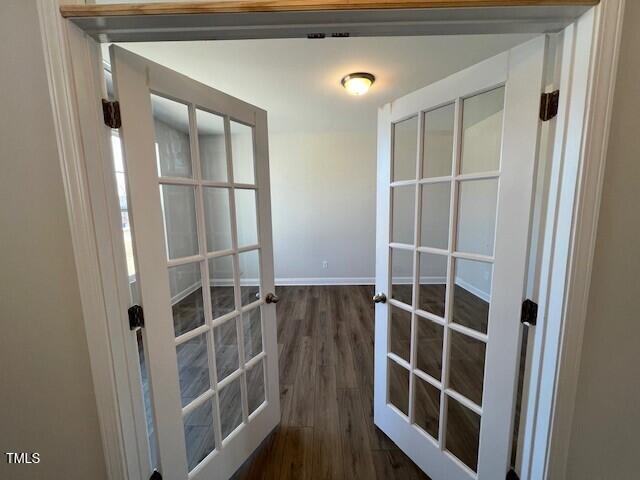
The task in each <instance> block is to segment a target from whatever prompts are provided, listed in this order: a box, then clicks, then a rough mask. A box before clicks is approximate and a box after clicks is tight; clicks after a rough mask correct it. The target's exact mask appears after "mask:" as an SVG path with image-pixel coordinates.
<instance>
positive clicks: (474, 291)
mask: <svg viewBox="0 0 640 480" xmlns="http://www.w3.org/2000/svg"><path fill="white" fill-rule="evenodd" d="M456 285H458V286H459V287H462V288H464V289H465V290H466V291H467V292H469V293H471V294H473V295H475V296H476V297H479V298H481V299H482V300H484V301H485V302H487V303H488V302H489V300H491V294H490V293H487V292H485V291H484V290H480V289H479V288H478V287H474V286H473V285H471V284H470V283H469V282H465V281H464V280H461V279H460V277H458V278H456Z"/></svg>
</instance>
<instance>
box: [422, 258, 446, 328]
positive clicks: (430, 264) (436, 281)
mask: <svg viewBox="0 0 640 480" xmlns="http://www.w3.org/2000/svg"><path fill="white" fill-rule="evenodd" d="M419 256H420V264H419V269H420V270H419V275H420V277H419V278H420V288H419V289H418V308H420V309H421V310H424V311H425V312H429V313H433V314H434V315H437V316H439V317H444V305H445V297H446V293H447V257H446V256H445V255H436V254H433V253H424V252H420V253H419Z"/></svg>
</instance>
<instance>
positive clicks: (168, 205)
mask: <svg viewBox="0 0 640 480" xmlns="http://www.w3.org/2000/svg"><path fill="white" fill-rule="evenodd" d="M160 196H161V201H162V215H163V217H164V230H165V238H166V242H167V256H168V258H170V259H174V258H180V257H188V256H190V255H196V254H197V253H198V231H197V226H196V203H195V190H194V187H191V186H189V185H160Z"/></svg>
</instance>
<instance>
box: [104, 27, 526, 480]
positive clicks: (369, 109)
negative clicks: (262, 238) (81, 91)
mask: <svg viewBox="0 0 640 480" xmlns="http://www.w3.org/2000/svg"><path fill="white" fill-rule="evenodd" d="M533 37H534V36H533V35H525V34H518V35H516V34H511V35H506V34H504V35H458V36H422V37H421V36H417V37H376V38H340V39H282V40H260V41H257V40H256V41H254V40H243V41H221V42H159V43H129V44H121V45H120V46H121V47H123V48H125V49H127V50H130V51H132V52H134V53H137V54H139V55H141V56H143V57H145V58H147V59H149V60H152V61H154V62H157V63H159V64H162V65H163V66H165V67H168V68H171V69H173V70H176V71H177V72H179V73H181V74H184V75H186V76H188V77H190V78H192V79H194V80H197V81H200V82H202V83H204V84H206V85H208V86H211V87H214V88H216V89H218V90H221V91H224V92H225V93H228V94H230V95H233V96H235V97H238V98H241V99H243V100H245V101H248V102H250V103H253V104H255V105H258V106H261V107H263V108H264V109H266V110H267V112H268V125H269V137H268V141H269V165H270V177H271V204H272V218H273V252H274V268H275V272H274V273H275V284H276V294H277V296H278V297H279V298H280V299H281V303H280V304H279V305H278V306H277V324H278V351H279V369H280V372H279V375H280V396H281V398H280V401H281V406H282V421H281V427H280V428H279V429H278V430H276V431H275V432H274V433H272V434H271V435H270V436H269V437H268V439H267V440H265V442H264V443H265V444H264V445H263V446H261V447H260V448H259V449H258V450H257V451H256V452H255V454H254V455H253V456H252V458H251V459H250V460H249V461H247V462H245V464H244V466H243V467H242V469H241V471H240V472H238V474H237V477H238V478H243V475H244V476H245V477H246V478H258V477H260V475H259V474H258V473H257V472H259V471H262V472H263V473H262V476H263V477H264V478H268V477H269V475H274V474H275V476H276V477H278V475H279V476H280V477H279V478H285V477H286V476H287V475H288V473H287V472H288V469H291V468H294V466H295V468H300V469H301V472H310V471H311V470H310V469H312V468H314V466H315V467H318V466H319V465H320V466H321V468H324V469H327V468H328V469H329V470H328V473H329V474H330V477H331V478H342V476H343V475H344V476H345V477H347V476H357V477H362V478H365V477H366V478H373V477H374V475H376V472H377V475H378V477H379V478H413V477H417V478H425V477H424V474H423V473H422V472H421V471H420V469H419V468H417V467H416V466H415V465H414V464H413V463H412V462H411V460H409V459H408V457H406V455H404V454H403V453H402V452H401V451H400V450H398V448H397V447H396V446H395V444H394V443H393V442H392V441H391V440H390V439H389V438H387V437H386V435H384V433H382V432H381V431H380V430H379V429H378V428H377V427H375V426H374V423H373V377H374V367H373V344H374V309H373V303H372V302H371V298H372V297H373V295H374V287H373V285H374V284H375V241H376V235H375V225H376V211H375V209H374V208H372V205H375V199H376V141H377V116H378V115H377V114H378V108H379V107H380V106H381V105H383V104H385V103H387V102H389V101H391V100H393V99H395V98H398V97H401V96H403V95H404V94H407V93H410V92H412V91H414V90H416V89H418V88H420V87H421V86H424V85H426V84H430V83H433V82H435V81H437V80H440V79H443V78H445V77H447V76H449V75H451V74H452V73H455V72H457V71H459V70H462V69H464V68H466V67H468V66H471V65H473V64H476V63H478V62H480V61H482V60H485V59H487V58H489V57H492V56H494V55H496V54H499V53H500V52H503V51H506V50H508V49H510V48H512V47H514V46H517V45H519V44H522V43H524V42H526V41H527V40H530V39H531V38H533ZM103 56H104V59H105V65H106V72H107V80H108V83H109V87H110V89H112V80H111V74H110V66H109V64H108V62H109V52H108V45H104V46H103ZM417 58H419V59H420V62H416V59H417ZM354 72H366V73H369V74H371V75H372V76H373V83H372V84H371V85H370V88H369V90H368V91H366V93H365V94H361V95H353V94H351V93H350V92H349V91H348V90H347V89H346V88H345V85H343V82H341V80H342V79H343V77H345V76H346V75H348V74H351V73H354ZM151 103H152V109H153V116H154V130H155V139H156V141H155V150H156V156H157V162H158V172H159V175H161V176H167V177H190V176H192V172H191V169H192V165H191V160H190V148H191V146H190V139H189V121H190V120H189V113H188V109H187V106H186V105H184V104H181V103H179V102H176V101H173V100H171V99H168V98H164V97H162V96H159V95H152V99H151ZM503 105H504V88H503V87H502V88H497V89H493V90H491V91H488V92H485V93H483V94H480V95H477V96H475V97H472V98H470V99H468V100H466V101H465V116H464V120H463V132H464V133H463V135H464V140H463V142H464V149H465V152H469V153H467V154H466V155H464V154H463V159H462V166H461V172H462V173H467V172H483V171H493V170H498V169H499V159H500V148H501V141H500V132H501V130H502V118H503ZM196 121H197V125H198V126H197V132H198V145H199V146H198V148H199V162H200V165H201V169H202V177H203V178H205V179H208V180H210V181H225V180H226V178H227V173H228V172H227V165H226V157H225V148H226V147H225V135H224V131H225V125H224V120H223V117H222V116H219V115H215V114H213V113H210V112H205V111H202V110H197V111H196ZM453 121H454V105H453V104H449V105H445V106H443V107H441V108H438V109H435V110H433V111H431V112H429V114H428V118H427V119H425V122H424V123H425V126H424V127H423V128H424V138H425V141H424V142H425V144H424V152H423V171H422V172H423V173H422V176H423V177H427V178H438V177H446V176H448V175H450V174H451V169H452V163H451V162H452V158H453V148H454V147H453V128H452V125H453ZM418 128H419V126H418V117H417V116H414V117H411V118H409V119H407V120H404V121H402V122H399V123H397V124H396V126H395V129H394V132H395V133H394V139H395V147H394V159H395V163H394V179H397V180H404V179H410V178H412V174H414V175H415V173H414V172H415V168H416V167H415V160H414V159H415V158H416V156H417V155H418V151H417V149H418V144H417V142H416V139H417V138H418V137H419V135H418ZM230 132H231V135H230V139H231V145H230V148H231V151H232V152H233V174H234V177H235V178H234V181H235V182H240V183H247V184H250V183H253V176H254V172H253V164H252V154H251V148H252V141H251V129H250V128H247V127H245V126H244V125H242V124H240V123H237V122H233V121H231V122H230ZM427 139H428V140H427ZM112 145H113V150H114V156H115V170H116V175H117V179H118V186H119V194H120V204H121V209H122V222H123V223H122V224H123V231H124V235H125V248H126V251H127V266H128V270H129V276H130V281H131V287H132V293H133V302H134V303H138V302H139V299H138V298H137V296H138V291H137V288H136V281H135V262H134V255H133V247H132V240H131V228H130V221H129V216H128V213H127V198H126V180H125V177H126V172H125V167H124V163H123V160H122V152H121V147H120V139H119V136H118V132H117V131H115V130H114V133H113V135H112ZM497 186H498V182H497V179H488V180H478V181H474V182H469V183H465V185H464V187H463V189H461V192H460V206H459V211H458V225H459V227H458V232H457V243H458V248H460V249H462V250H468V251H472V252H476V253H478V254H484V255H491V254H492V252H493V242H494V231H495V219H496V202H497ZM414 191H415V188H414V187H413V186H411V185H407V186H399V187H397V188H395V189H394V193H393V200H392V203H393V207H392V209H393V214H394V219H395V220H394V225H393V232H392V239H391V240H392V242H395V243H400V244H412V243H413V236H414V215H413V212H414V211H415V202H416V199H415V195H414ZM161 192H162V193H161V198H162V209H163V216H164V222H165V240H166V244H167V250H168V252H167V253H168V258H169V259H177V258H185V257H189V256H192V255H195V254H196V253H197V252H198V234H197V229H198V228H197V220H196V215H195V210H196V207H195V204H194V202H195V201H196V200H194V199H195V197H194V190H193V188H192V187H188V186H187V187H185V186H183V185H163V186H162V190H161ZM450 196H451V184H450V182H447V181H445V182H440V183H433V184H430V185H426V186H425V188H424V190H423V192H422V196H421V200H420V202H421V217H422V218H421V221H420V223H419V224H420V225H421V227H420V228H421V230H422V231H421V245H423V246H425V247H428V248H435V249H444V250H446V249H447V248H448V238H449V216H450V211H449V209H450ZM203 199H204V201H203V206H204V214H205V215H204V216H205V218H207V222H205V223H206V226H205V229H206V232H205V236H206V243H207V250H208V251H212V252H215V251H225V250H228V249H230V248H231V245H232V225H231V218H230V214H229V211H230V210H229V208H230V206H229V201H230V197H229V194H228V193H227V189H226V188H215V187H210V188H205V189H204V190H203ZM233 201H234V204H235V210H236V215H235V217H236V219H235V222H236V225H235V226H236V227H237V242H238V246H239V247H243V246H251V245H254V244H257V243H258V231H257V222H256V220H257V219H256V210H255V205H256V198H255V194H254V192H253V191H251V190H242V189H236V190H235V195H234V198H233ZM209 219H211V220H209ZM133 222H135V220H134V221H133ZM418 263H419V267H418V270H419V274H418V276H419V281H418V283H419V291H418V292H417V297H418V298H417V302H418V307H417V308H418V309H420V310H422V311H424V312H427V313H426V315H429V314H431V315H434V316H436V317H441V318H444V317H445V303H446V302H445V296H446V283H447V270H448V268H447V257H446V255H445V256H443V255H440V254H437V253H426V252H422V253H420V254H419V260H418ZM238 264H239V271H240V289H241V293H240V296H241V304H242V306H245V305H250V304H251V303H252V302H255V301H256V298H259V280H258V276H259V270H260V267H259V259H258V251H257V250H250V251H245V252H242V253H240V254H239V255H238ZM391 264H392V287H391V289H392V291H391V294H390V295H391V298H393V299H396V300H398V301H399V302H402V303H404V304H406V305H412V304H413V299H412V295H413V283H414V279H413V251H412V250H403V249H397V250H396V249H394V250H393V254H392V259H391ZM233 268H234V266H233V263H232V261H231V256H220V257H214V258H210V259H209V261H208V272H209V273H208V275H209V279H210V281H209V283H210V285H211V287H210V288H211V292H210V302H211V309H212V319H213V322H217V321H221V322H222V323H220V324H219V325H218V326H216V327H214V329H213V338H214V344H215V354H214V356H215V362H216V376H217V381H218V382H221V381H224V379H225V378H227V376H229V375H230V374H232V373H233V372H235V371H236V370H237V369H238V367H239V364H238V353H239V352H238V348H239V345H238V336H237V331H236V325H235V321H234V319H233V318H232V319H231V321H224V320H225V319H227V318H228V317H229V315H230V314H232V312H233V311H234V303H233V302H234V291H233V290H234V287H233ZM200 270H201V267H200V266H199V264H197V263H187V264H183V265H177V266H174V267H171V268H170V269H169V281H170V289H171V305H172V312H173V313H172V316H173V320H174V329H175V336H176V337H180V336H181V335H184V334H187V335H189V332H192V331H194V330H195V329H197V328H198V327H200V326H201V325H203V324H204V323H205V319H204V317H205V315H204V313H203V311H204V308H205V307H204V304H205V303H206V301H204V300H203V294H202V281H201V275H202V272H201V271H200ZM455 272H456V273H455V278H454V281H453V283H454V285H455V290H454V292H453V293H452V306H453V307H452V312H451V317H452V321H453V322H456V323H458V324H460V325H462V326H464V327H467V328H469V329H471V330H472V331H475V332H479V333H480V334H486V333H487V323H488V311H489V301H490V294H491V276H492V272H491V265H490V264H487V263H482V262H477V261H473V260H469V259H458V260H457V261H456V269H455ZM390 308H391V320H390V325H391V326H390V328H391V331H390V341H391V345H390V351H391V352H392V353H393V354H394V355H397V357H399V358H400V359H401V361H402V360H405V361H409V357H410V345H411V338H410V337H411V312H410V311H407V310H403V309H402V308H399V307H398V306H391V307H390ZM218 319H221V320H218ZM260 325H261V323H260V309H259V308H254V309H252V310H250V314H249V315H248V316H246V317H245V316H243V322H242V329H243V337H244V341H243V343H244V345H243V350H244V353H243V354H244V357H245V361H246V360H250V359H251V358H253V357H254V356H255V355H256V354H258V353H260V352H261V351H262V332H261V326H260ZM417 335H418V340H417V342H418V353H417V355H418V357H417V360H416V361H417V365H418V368H420V369H421V370H422V371H424V372H426V373H427V374H428V375H431V376H432V377H433V378H436V379H439V378H440V375H441V373H440V372H441V370H442V350H443V328H442V326H440V325H439V324H437V323H434V322H432V321H430V320H429V319H427V318H420V320H419V323H418V333H417ZM138 343H139V350H140V362H141V366H142V378H143V384H144V392H145V405H146V409H147V411H146V417H147V429H148V432H149V435H150V437H149V438H150V446H151V449H152V458H153V460H152V462H157V459H156V458H155V456H156V453H154V452H153V450H154V448H155V447H154V445H155V439H154V438H153V434H154V421H153V413H152V406H151V400H150V393H149V382H148V378H147V373H146V369H145V357H144V347H143V337H142V334H141V332H140V331H139V332H138ZM525 345H526V344H525ZM523 353H524V352H523ZM484 357H485V346H484V344H483V343H482V342H480V341H478V340H477V339H474V338H473V336H467V335H464V334H463V333H456V336H455V337H454V338H452V339H451V352H450V354H449V358H450V362H451V364H452V369H451V372H452V373H451V375H450V378H449V384H450V385H451V387H452V388H454V389H456V390H457V391H459V392H461V393H462V394H464V395H465V396H466V397H468V398H469V399H470V400H471V401H473V402H475V403H477V404H478V405H481V403H482V384H483V375H484V373H483V371H484V361H485V360H484ZM177 361H178V369H179V377H180V389H181V403H182V407H183V408H184V407H185V406H187V405H188V404H189V403H191V402H193V401H194V400H196V399H197V398H198V397H199V396H200V395H202V394H203V393H204V392H206V391H207V390H208V389H209V382H210V378H209V377H210V375H209V367H210V364H209V362H208V347H207V340H206V337H205V336H204V335H200V336H196V337H194V338H189V339H187V340H186V341H184V342H183V343H180V344H179V345H178V346H177ZM391 365H392V367H390V373H389V375H390V387H389V389H390V390H389V396H390V398H389V400H390V402H391V403H392V404H394V405H396V406H398V408H399V409H400V410H401V411H403V412H404V413H405V414H407V413H408V410H407V405H408V396H409V391H408V389H407V388H406V387H403V384H404V382H406V379H405V377H406V373H405V372H406V370H404V369H403V368H401V367H397V366H396V365H395V364H391ZM247 375H248V376H249V375H250V376H251V377H253V378H260V379H261V378H262V376H263V371H262V367H261V366H260V368H254V369H251V370H249V373H247ZM254 376H255V377H254ZM407 378H408V377H407ZM258 383H259V384H260V385H259V386H258V387H257V388H254V389H251V388H248V391H247V395H248V408H249V414H251V413H252V412H253V411H255V410H256V408H257V407H258V406H259V405H260V404H261V403H262V402H263V400H264V396H265V392H264V385H262V380H260V381H259V382H258ZM396 384H397V386H394V385H396ZM415 388H416V392H417V393H416V395H417V396H418V397H419V398H420V401H419V402H417V403H418V406H417V407H416V412H415V417H416V420H415V422H416V423H417V424H418V425H419V426H420V428H421V429H422V430H424V431H425V432H427V433H428V434H429V435H431V436H432V437H433V438H435V439H437V438H438V420H439V419H438V417H439V413H440V412H439V410H440V407H439V405H440V398H439V391H438V390H437V389H436V388H434V387H433V386H432V385H431V384H429V383H428V382H426V381H421V382H416V387H415ZM241 404H242V402H241V384H240V382H238V381H236V382H233V383H232V385H231V386H230V387H227V388H224V389H222V390H221V393H220V395H219V407H218V408H219V410H220V412H219V413H220V417H219V418H220V422H221V425H220V428H221V434H222V438H223V439H224V438H225V437H227V435H229V434H230V433H231V432H233V431H234V429H235V428H236V427H238V425H240V424H241V423H242V408H241ZM213 417H214V409H212V407H211V405H210V404H209V403H207V404H205V407H204V408H203V407H199V408H197V409H196V410H194V411H193V412H191V413H189V414H188V416H186V417H185V439H186V449H187V455H188V466H189V469H190V470H191V469H194V468H196V467H197V465H198V463H199V462H201V461H202V460H203V459H204V458H205V457H207V455H209V454H210V453H211V452H212V451H213V450H214V448H215V443H216V441H215V438H214V429H213V428H212V426H213V424H214V423H215V422H216V421H217V420H214V418H213ZM448 422H449V425H450V427H449V431H450V432H451V433H450V434H449V436H448V438H447V448H448V450H449V451H450V452H452V453H453V454H454V455H456V457H457V458H459V459H460V460H461V461H462V462H464V463H465V465H467V466H468V467H469V468H470V469H472V470H475V469H476V468H477V458H478V437H479V429H480V417H479V416H478V415H477V414H476V413H474V412H473V411H471V410H469V409H468V408H465V407H462V406H459V407H457V409H453V410H452V409H451V408H450V410H449V415H448ZM516 431H517V428H516ZM514 435H515V437H514V438H517V434H514ZM283 442H284V446H283V445H282V443H283ZM307 443H308V445H307ZM300 445H302V447H301V446H300ZM307 447H308V448H310V449H311V450H312V451H313V453H309V457H308V458H306V457H303V458H298V456H297V455H298V453H301V452H298V453H296V452H297V450H296V449H297V448H302V449H303V451H304V449H305V448H307ZM274 448H278V449H279V451H277V452H275V453H274V452H273V449H274ZM290 455H293V457H290ZM305 455H306V453H305ZM512 456H513V458H514V459H515V449H514V452H513V455H512ZM264 472H270V473H264Z"/></svg>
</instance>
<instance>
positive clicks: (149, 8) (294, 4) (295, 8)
mask: <svg viewBox="0 0 640 480" xmlns="http://www.w3.org/2000/svg"><path fill="white" fill-rule="evenodd" d="M599 1H600V0H329V1H327V0H228V1H224V0H221V1H215V2H167V3H129V4H102V5H62V6H61V7H60V13H61V14H62V16H63V17H65V18H79V17H123V16H140V15H195V14H211V13H243V12H303V11H319V10H325V11H327V10H383V9H396V10H399V9H410V8H421V9H425V8H432V9H436V8H470V7H471V8H480V7H536V6H538V7H543V6H591V5H596V4H598V3H599Z"/></svg>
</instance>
